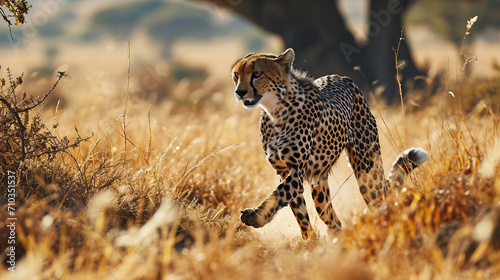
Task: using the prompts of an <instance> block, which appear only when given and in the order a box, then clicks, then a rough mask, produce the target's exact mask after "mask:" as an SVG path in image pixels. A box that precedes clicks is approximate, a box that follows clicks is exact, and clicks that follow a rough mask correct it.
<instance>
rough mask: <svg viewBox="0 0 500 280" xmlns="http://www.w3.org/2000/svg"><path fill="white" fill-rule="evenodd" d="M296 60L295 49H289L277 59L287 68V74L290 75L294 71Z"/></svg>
mask: <svg viewBox="0 0 500 280" xmlns="http://www.w3.org/2000/svg"><path fill="white" fill-rule="evenodd" d="M294 59H295V52H294V51H293V49H287V50H286V51H284V52H283V53H282V54H280V55H279V56H278V58H276V61H278V62H279V63H280V64H282V65H284V66H285V72H286V73H288V72H290V71H291V70H292V64H293V60H294Z"/></svg>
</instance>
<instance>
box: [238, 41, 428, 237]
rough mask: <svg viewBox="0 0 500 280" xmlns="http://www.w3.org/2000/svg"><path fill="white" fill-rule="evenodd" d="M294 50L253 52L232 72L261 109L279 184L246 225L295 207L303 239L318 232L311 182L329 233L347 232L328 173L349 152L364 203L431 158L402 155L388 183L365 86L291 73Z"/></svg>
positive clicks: (415, 152)
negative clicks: (307, 194) (307, 192)
mask: <svg viewBox="0 0 500 280" xmlns="http://www.w3.org/2000/svg"><path fill="white" fill-rule="evenodd" d="M294 59H295V53H294V51H293V50H292V49H287V50H286V51H285V52H283V53H282V54H280V55H273V54H253V53H250V54H248V55H246V56H245V57H244V58H242V59H240V60H238V61H237V62H236V63H235V64H234V66H233V67H232V71H231V73H232V78H233V81H234V84H235V86H236V88H235V91H234V95H235V98H236V99H237V100H238V101H241V102H243V106H244V107H245V108H254V107H260V108H261V116H260V140H261V142H262V147H263V149H264V152H265V154H266V156H267V157H266V158H267V161H268V162H269V163H270V164H271V166H272V167H273V168H274V169H275V170H276V173H277V174H278V175H279V177H280V181H281V183H280V184H279V185H278V187H277V188H276V189H275V190H274V191H273V192H272V194H271V195H270V196H269V197H267V198H266V199H264V200H263V201H262V202H261V203H260V204H259V205H258V206H257V207H256V208H253V209H245V210H243V211H241V217H240V219H241V221H242V222H243V223H244V224H246V225H247V226H252V227H255V228H259V227H262V226H264V225H265V224H267V223H268V222H270V221H271V220H272V218H273V216H274V215H275V214H276V212H277V211H278V210H280V209H281V208H283V207H285V206H287V205H289V206H290V207H291V209H292V211H293V214H294V215H295V218H296V220H297V222H298V224H299V226H300V230H301V233H302V237H303V238H304V239H308V238H309V237H310V236H311V234H312V228H311V223H310V220H309V214H308V213H307V209H306V204H305V200H304V196H303V192H304V188H303V185H304V183H305V182H308V183H310V184H311V193H312V197H313V200H314V203H315V208H316V211H317V213H318V214H319V215H320V218H321V219H322V220H323V222H324V223H325V224H326V225H327V226H328V227H329V228H330V229H335V228H341V222H340V220H339V219H338V217H337V215H336V214H335V211H334V210H333V207H332V205H331V203H329V202H330V197H331V194H330V189H329V187H328V175H329V174H330V171H331V169H332V166H333V165H334V164H335V162H336V161H337V159H338V158H339V156H340V154H341V152H342V151H343V150H344V149H346V151H347V155H348V157H349V161H350V164H351V167H352V169H353V171H354V174H355V176H356V179H357V181H358V184H359V190H360V192H361V195H362V196H363V198H364V200H365V202H366V203H367V204H368V203H370V201H372V200H375V199H377V198H378V197H381V196H382V195H384V194H385V192H386V191H387V189H388V188H389V187H391V186H392V187H397V186H399V185H401V184H402V183H403V180H404V176H405V175H406V174H408V173H409V172H411V171H412V170H413V169H414V168H416V167H417V166H419V165H421V164H422V163H424V162H425V160H426V159H427V158H429V156H428V154H427V153H426V152H425V151H424V150H423V149H421V148H411V149H409V150H406V151H404V152H403V153H402V154H400V155H399V156H398V158H397V159H396V161H395V162H394V164H393V166H392V169H391V172H390V173H389V177H388V178H387V179H386V178H384V170H383V166H382V159H381V154H380V144H379V138H378V131H377V124H376V122H375V118H374V117H373V115H372V114H371V112H370V109H369V108H368V105H367V103H366V101H365V99H364V97H363V94H362V93H361V91H360V90H359V88H358V87H357V86H356V85H355V84H354V83H353V82H352V80H351V79H349V78H348V77H341V76H338V75H328V76H323V77H321V78H318V79H316V80H313V79H312V78H309V77H308V76H307V74H306V73H305V72H302V71H299V70H296V69H293V61H294Z"/></svg>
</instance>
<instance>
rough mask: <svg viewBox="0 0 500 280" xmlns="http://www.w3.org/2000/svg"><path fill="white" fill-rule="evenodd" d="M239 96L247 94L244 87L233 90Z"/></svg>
mask: <svg viewBox="0 0 500 280" xmlns="http://www.w3.org/2000/svg"><path fill="white" fill-rule="evenodd" d="M234 92H235V93H236V94H237V95H238V96H239V97H241V98H243V96H245V94H247V92H248V90H246V89H237V90H235V91H234Z"/></svg>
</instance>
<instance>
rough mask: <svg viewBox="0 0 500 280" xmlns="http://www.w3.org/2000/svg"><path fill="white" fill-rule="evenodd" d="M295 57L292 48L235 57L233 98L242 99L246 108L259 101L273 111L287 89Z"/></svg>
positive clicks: (259, 103)
mask: <svg viewBox="0 0 500 280" xmlns="http://www.w3.org/2000/svg"><path fill="white" fill-rule="evenodd" d="M294 58H295V53H294V52H293V50H292V49H287V50H286V51H285V52H283V53H282V54H280V55H274V54H264V53H261V54H253V53H250V54H248V55H246V56H245V57H244V58H242V59H240V60H238V61H237V62H236V63H235V64H234V66H233V69H232V71H231V72H232V76H233V81H234V84H235V85H236V89H235V90H234V96H235V97H236V99H237V100H238V101H243V106H245V108H252V107H255V106H257V105H259V106H260V107H262V108H263V109H264V110H266V111H268V112H269V111H272V109H273V107H274V105H275V104H276V103H277V102H278V100H279V99H280V96H281V94H283V93H284V92H285V91H286V85H287V82H288V76H289V75H288V74H289V73H290V71H291V70H292V63H293V60H294Z"/></svg>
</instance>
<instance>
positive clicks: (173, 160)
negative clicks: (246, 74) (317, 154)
mask: <svg viewBox="0 0 500 280" xmlns="http://www.w3.org/2000/svg"><path fill="white" fill-rule="evenodd" d="M125 70H126V69H125ZM132 82H134V81H132ZM64 83H65V81H64V80H63V82H62V84H61V85H60V86H59V88H58V89H59V95H62V94H64V93H66V92H71V94H72V95H71V97H67V99H66V100H65V101H66V102H65V103H66V104H64V108H63V109H60V110H58V111H57V113H56V114H54V108H52V107H50V108H49V107H47V108H44V109H43V110H42V113H41V115H42V118H41V119H42V120H43V123H45V124H47V125H48V126H50V125H49V124H52V123H54V124H55V123H57V124H58V125H54V126H50V127H51V128H49V129H48V130H49V131H50V133H51V135H53V136H56V137H58V139H63V137H64V136H65V135H68V137H69V138H70V139H72V138H73V139H77V134H76V133H75V130H74V126H76V127H77V128H78V131H79V134H80V135H82V136H85V135H92V133H93V134H94V136H93V137H91V138H90V139H89V140H88V141H87V142H82V143H79V146H78V147H76V148H67V149H63V151H61V152H56V153H52V154H50V155H43V156H36V157H31V158H29V160H27V161H25V162H24V163H21V164H20V165H19V167H17V168H16V170H15V171H16V173H17V178H18V184H17V192H18V193H17V194H18V207H17V211H16V217H17V218H18V226H17V229H16V230H17V231H16V234H17V242H18V243H17V248H16V252H17V254H18V255H17V256H18V258H17V261H18V262H17V266H16V275H15V278H16V279H67V278H70V277H71V278H72V279H90V278H92V279H276V278H280V279H331V278H336V279H337V278H338V279H386V278H390V279H451V278H454V279H456V278H465V279H467V278H471V279H481V278H485V279H487V278H498V277H500V266H499V263H500V262H499V260H500V258H499V256H500V254H499V251H498V249H499V247H500V246H499V235H500V234H499V228H500V223H499V222H498V220H495V219H497V218H498V217H500V214H498V213H497V212H498V206H497V205H498V202H499V201H500V176H499V175H498V174H500V152H499V143H500V142H499V140H500V138H499V131H498V127H499V121H500V117H499V113H498V108H499V107H498V106H499V104H500V103H498V101H497V100H498V96H500V90H499V88H498V84H497V83H496V82H495V80H484V81H480V80H475V81H467V82H462V84H460V85H457V86H463V88H461V98H462V99H461V111H460V112H458V111H457V109H456V108H457V102H458V101H457V100H456V98H453V97H452V96H450V95H449V94H448V93H446V92H445V91H444V90H443V91H442V93H441V92H438V93H436V94H435V95H434V96H433V97H432V98H430V99H429V100H427V102H426V104H424V105H423V106H422V107H420V108H418V107H411V105H406V110H405V119H406V126H407V129H406V130H407V133H406V134H403V133H398V128H399V130H400V131H401V128H402V127H404V123H403V122H401V121H400V120H399V119H401V114H402V113H401V109H400V108H385V109H384V110H382V111H381V112H380V111H377V118H378V123H379V128H380V131H381V133H382V134H383V137H382V143H381V145H382V149H383V152H384V153H385V154H391V156H392V155H395V154H396V153H397V149H396V148H395V147H399V146H400V145H401V144H400V143H401V139H402V138H403V137H407V139H408V141H409V143H408V146H422V147H423V148H425V149H427V150H428V151H429V152H430V154H431V160H430V161H429V162H428V163H426V165H425V166H424V167H423V168H422V169H420V170H418V171H416V172H415V174H414V175H413V176H412V177H411V179H410V180H407V185H406V186H405V188H404V189H403V190H402V191H401V192H399V194H398V195H396V194H394V195H388V197H387V200H385V201H379V203H377V204H376V205H374V206H373V207H371V208H370V209H369V210H366V211H365V213H362V214H360V215H358V216H357V217H355V222H354V223H353V225H352V227H347V228H345V229H343V231H342V232H340V233H336V234H334V235H331V236H325V235H322V234H320V233H319V232H317V233H316V235H315V236H314V238H313V239H312V240H309V241H303V240H301V239H300V238H299V236H297V237H296V238H289V239H286V238H285V240H281V242H275V241H276V239H279V238H281V237H280V236H277V237H276V238H275V239H265V240H263V239H262V238H260V237H259V236H258V235H256V234H255V231H254V230H251V229H248V228H247V227H244V226H242V225H241V223H240V222H239V220H238V217H239V211H240V210H242V209H243V208H246V207H249V206H251V205H256V204H257V203H258V202H259V201H260V200H261V199H262V198H263V197H265V196H266V195H267V194H268V193H269V192H270V191H271V190H272V188H273V187H274V186H275V184H276V182H277V178H276V176H275V175H274V172H273V171H272V168H271V167H270V166H269V165H268V164H267V163H266V161H265V157H264V154H263V153H262V151H261V148H260V141H259V137H258V118H259V112H258V110H244V111H243V110H241V107H240V104H235V102H234V101H233V100H232V97H231V94H230V93H231V92H232V85H230V84H229V78H228V79H227V82H226V81H224V82H216V80H215V79H212V78H211V77H210V76H209V77H208V78H207V79H204V80H203V81H198V82H191V83H188V82H186V81H182V82H179V83H173V82H172V83H169V84H168V89H167V90H168V96H167V97H165V98H164V100H163V101H162V102H161V103H157V104H155V105H154V106H151V105H150V101H149V100H147V99H142V98H141V96H140V95H137V94H136V95H134V93H133V92H131V95H130V99H129V101H128V104H127V106H128V108H127V118H126V121H127V126H126V134H125V133H124V124H123V120H124V118H123V116H121V114H122V113H123V110H124V108H125V103H124V101H123V96H124V91H123V90H120V89H117V88H116V87H118V86H117V85H114V84H113V82H110V81H109V80H107V79H106V78H105V77H100V78H99V79H92V86H91V87H90V88H89V87H88V86H87V85H85V84H83V82H82V84H78V83H79V81H75V79H74V78H73V79H72V81H71V82H68V83H69V84H70V85H68V86H65V85H64ZM463 84H465V85H463ZM88 96H93V97H92V98H88ZM478 97H479V98H478ZM49 102H50V101H49ZM414 103H415V102H413V104H414ZM50 104H55V103H50ZM405 104H412V102H411V100H409V101H407V102H405ZM82 108H85V109H82ZM4 110H5V108H4V107H2V114H5V115H8V113H7V112H5V111H4ZM35 113H36V112H32V115H31V116H30V118H32V117H33V116H34V115H33V114H35ZM382 119H384V121H385V123H386V124H387V126H385V125H384V122H382ZM11 132H12V131H11ZM399 134H403V137H399V136H398V135H399ZM125 135H126V137H125ZM5 137H10V138H9V139H10V140H12V139H14V138H16V137H18V136H17V134H15V133H12V134H10V135H7V134H1V135H0V138H2V139H4V140H6V139H7V138H5ZM7 140H8V139H7ZM42 140H43V139H42ZM125 142H126V143H127V144H126V147H127V150H126V152H125V144H124V143H125ZM1 143H4V144H3V145H6V144H5V143H7V142H5V141H4V142H1ZM42 148H43V147H42ZM3 149H4V147H2V151H3ZM391 151H392V152H391ZM391 160H392V158H385V161H386V163H387V162H390V161H391ZM12 166H14V165H9V166H7V167H6V165H4V166H2V170H1V171H2V176H3V177H2V189H1V190H2V194H4V193H5V191H6V190H5V183H4V182H5V175H4V174H5V172H6V170H7V168H12ZM339 183H340V182H339ZM283 211H286V210H283ZM485 211H486V212H485ZM499 219H500V218H499ZM6 222H7V210H6V205H5V206H3V207H2V208H1V212H0V228H1V232H0V234H2V236H6V234H7V232H6V230H5V228H6V227H5V223H6ZM454 233H455V234H454ZM481 233H484V234H481ZM2 240H3V238H2ZM5 245H6V244H5V243H4V242H3V241H2V244H1V246H2V248H1V249H2V251H4V249H5ZM2 256H3V257H4V256H5V255H2ZM2 263H3V265H5V262H4V261H3V262H2ZM9 273H11V272H8V271H6V270H2V272H0V275H1V276H3V278H5V279H9V278H12V275H11V274H9Z"/></svg>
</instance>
